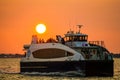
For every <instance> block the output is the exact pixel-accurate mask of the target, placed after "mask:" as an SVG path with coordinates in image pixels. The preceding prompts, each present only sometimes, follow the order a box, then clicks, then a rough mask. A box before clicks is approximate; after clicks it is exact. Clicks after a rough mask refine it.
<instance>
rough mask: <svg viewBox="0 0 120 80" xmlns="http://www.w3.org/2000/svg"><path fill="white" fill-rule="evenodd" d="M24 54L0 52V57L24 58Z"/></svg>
mask: <svg viewBox="0 0 120 80" xmlns="http://www.w3.org/2000/svg"><path fill="white" fill-rule="evenodd" d="M24 56H25V55H23V54H0V58H22V57H24Z"/></svg>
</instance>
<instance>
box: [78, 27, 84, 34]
mask: <svg viewBox="0 0 120 80" xmlns="http://www.w3.org/2000/svg"><path fill="white" fill-rule="evenodd" d="M77 26H78V28H79V31H78V33H80V29H81V27H82V26H83V25H77Z"/></svg>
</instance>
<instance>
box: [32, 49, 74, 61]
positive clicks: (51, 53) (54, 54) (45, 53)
mask: <svg viewBox="0 0 120 80" xmlns="http://www.w3.org/2000/svg"><path fill="white" fill-rule="evenodd" d="M32 54H33V57H35V58H41V59H50V58H60V57H66V56H73V53H70V52H67V51H64V50H61V49H55V48H52V49H51V48H50V49H40V50H37V51H34V52H33V53H32Z"/></svg>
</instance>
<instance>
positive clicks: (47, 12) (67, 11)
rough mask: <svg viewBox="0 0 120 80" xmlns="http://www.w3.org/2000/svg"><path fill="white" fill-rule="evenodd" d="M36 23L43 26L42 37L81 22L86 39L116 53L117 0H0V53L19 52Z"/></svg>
mask: <svg viewBox="0 0 120 80" xmlns="http://www.w3.org/2000/svg"><path fill="white" fill-rule="evenodd" d="M38 23H44V24H45V25H46V26H47V31H46V32H45V33H44V34H43V35H39V37H40V36H42V37H43V38H47V37H55V35H56V34H60V35H64V33H65V32H66V31H67V30H69V29H70V28H72V29H74V30H76V26H75V25H76V24H82V25H84V27H83V28H82V32H83V33H86V34H88V35H89V40H104V41H105V45H106V47H107V49H108V50H109V51H110V52H115V53H118V52H120V42H119V41H120V36H119V35H120V0H0V53H23V51H22V49H23V45H24V44H25V43H30V41H31V36H32V34H36V32H35V26H36V25H37V24H38ZM73 26H74V27H73Z"/></svg>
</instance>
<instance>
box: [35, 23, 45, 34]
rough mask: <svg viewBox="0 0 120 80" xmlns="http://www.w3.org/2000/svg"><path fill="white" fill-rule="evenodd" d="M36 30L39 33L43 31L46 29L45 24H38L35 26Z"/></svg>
mask: <svg viewBox="0 0 120 80" xmlns="http://www.w3.org/2000/svg"><path fill="white" fill-rule="evenodd" d="M36 31H37V32H38V33H40V34H42V33H44V32H45V31H46V26H45V25H44V24H38V25H37V26H36Z"/></svg>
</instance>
